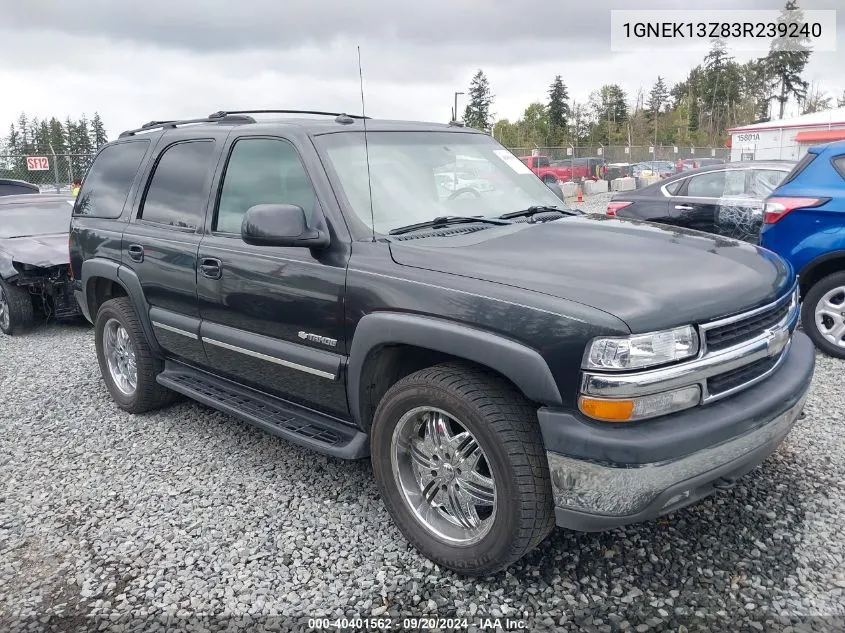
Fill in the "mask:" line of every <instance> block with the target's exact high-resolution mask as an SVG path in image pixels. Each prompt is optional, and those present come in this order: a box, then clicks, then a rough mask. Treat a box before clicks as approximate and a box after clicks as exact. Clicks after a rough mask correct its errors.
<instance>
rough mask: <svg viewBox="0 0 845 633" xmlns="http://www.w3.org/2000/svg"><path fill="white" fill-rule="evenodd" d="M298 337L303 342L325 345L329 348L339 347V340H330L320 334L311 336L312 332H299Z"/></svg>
mask: <svg viewBox="0 0 845 633" xmlns="http://www.w3.org/2000/svg"><path fill="white" fill-rule="evenodd" d="M297 336H298V337H299V338H301V339H302V340H303V341H311V342H312V343H321V344H323V345H328V346H329V347H335V346H336V345H337V339H335V338H329V337H328V336H320V335H319V334H311V332H299V333H297Z"/></svg>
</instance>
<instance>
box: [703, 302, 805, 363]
mask: <svg viewBox="0 0 845 633" xmlns="http://www.w3.org/2000/svg"><path fill="white" fill-rule="evenodd" d="M793 299H794V293H791V294H788V295H786V296H784V297H781V298H780V299H779V300H778V301H775V302H774V303H772V304H769V305H767V306H764V307H762V308H759V309H757V310H752V311H751V312H746V313H744V314H740V315H737V316H733V317H729V318H727V319H720V320H719V321H716V322H715V323H710V324H706V325H704V326H703V327H702V329H703V330H704V341H705V345H706V347H707V350H708V351H710V352H715V351H718V350H721V349H725V348H728V347H731V346H733V345H737V344H739V343H743V342H745V341H749V340H751V339H753V338H754V337H756V336H759V335H760V334H761V333H763V332H765V331H766V330H768V329H770V328H774V327H777V325H778V323H780V322H781V321H782V320H783V319H784V318H785V317H786V316H787V315H788V314H789V311H790V308H792V307H793Z"/></svg>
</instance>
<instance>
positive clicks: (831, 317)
mask: <svg viewBox="0 0 845 633" xmlns="http://www.w3.org/2000/svg"><path fill="white" fill-rule="evenodd" d="M801 327H802V328H803V330H804V331H805V332H806V333H807V335H808V336H809V337H810V338H811V339H812V340H813V343H815V345H816V347H817V348H818V349H820V350H821V351H822V352H824V353H825V354H828V355H829V356H833V357H834V358H845V272H839V273H833V274H832V275H828V276H827V277H823V278H822V279H820V280H819V281H818V282H816V283H815V284H814V285H813V286H812V287H811V288H810V290H809V291H808V292H807V294H806V295H805V296H804V301H803V302H802V305H801Z"/></svg>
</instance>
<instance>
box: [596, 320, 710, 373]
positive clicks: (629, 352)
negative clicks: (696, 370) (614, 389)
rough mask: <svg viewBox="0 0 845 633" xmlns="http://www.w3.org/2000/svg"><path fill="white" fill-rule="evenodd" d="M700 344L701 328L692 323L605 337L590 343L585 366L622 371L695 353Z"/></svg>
mask: <svg viewBox="0 0 845 633" xmlns="http://www.w3.org/2000/svg"><path fill="white" fill-rule="evenodd" d="M698 347H699V340H698V332H696V330H695V328H694V327H692V326H691V325H687V326H684V327H679V328H675V329H674V330H664V331H662V332H650V333H648V334H634V335H633V336H620V337H602V338H597V339H595V340H594V341H593V342H592V344H591V345H590V348H589V350H588V351H587V354H586V355H585V359H584V369H605V370H617V371H618V370H625V369H642V368H643V367H652V366H654V365H663V364H665V363H671V362H673V361H678V360H682V359H684V358H690V357H691V356H695V355H696V354H698Z"/></svg>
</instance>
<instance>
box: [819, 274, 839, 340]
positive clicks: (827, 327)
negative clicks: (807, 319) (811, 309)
mask: <svg viewBox="0 0 845 633" xmlns="http://www.w3.org/2000/svg"><path fill="white" fill-rule="evenodd" d="M815 317H816V328H817V329H818V331H819V334H821V335H822V336H823V337H824V338H826V339H827V340H828V341H830V342H831V343H833V344H834V345H836V346H837V347H845V340H843V338H845V286H839V287H837V288H832V289H831V290H828V291H827V292H826V293H825V294H824V295H823V296H822V298H821V299H819V302H818V303H817V304H816V309H815Z"/></svg>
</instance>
